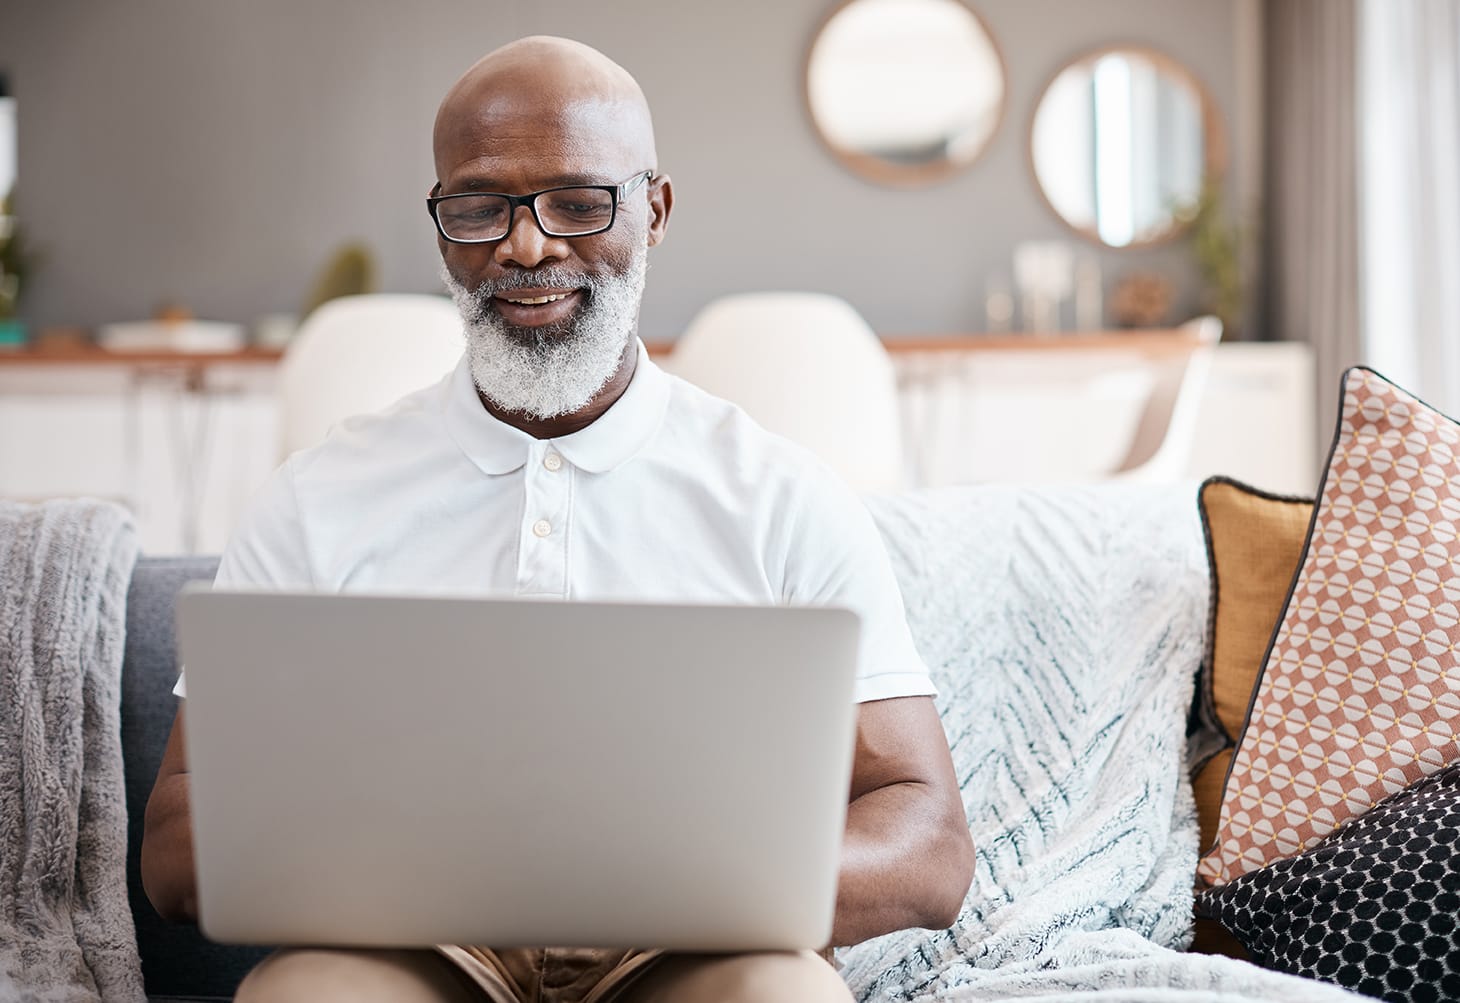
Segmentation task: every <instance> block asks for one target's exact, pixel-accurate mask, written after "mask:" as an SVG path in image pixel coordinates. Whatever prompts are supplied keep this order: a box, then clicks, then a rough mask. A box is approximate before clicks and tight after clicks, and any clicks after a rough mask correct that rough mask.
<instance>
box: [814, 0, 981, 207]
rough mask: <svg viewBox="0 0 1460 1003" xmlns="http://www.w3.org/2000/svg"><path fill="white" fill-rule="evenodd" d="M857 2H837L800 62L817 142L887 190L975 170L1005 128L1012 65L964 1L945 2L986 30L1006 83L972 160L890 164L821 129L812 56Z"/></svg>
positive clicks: (818, 25)
mask: <svg viewBox="0 0 1460 1003" xmlns="http://www.w3.org/2000/svg"><path fill="white" fill-rule="evenodd" d="M857 2H858V0H837V3H836V4H835V5H834V6H833V7H832V8H831V9H830V10H829V11H827V12H826V14H824V15H823V16H822V17H821V19H820V20H819V21H817V23H816V30H815V31H813V32H812V33H811V41H810V42H809V43H807V45H806V47H805V56H804V57H803V58H802V60H801V104H802V106H803V107H804V108H805V109H806V118H807V120H808V121H809V122H810V123H811V131H812V132H813V133H815V134H816V138H817V140H818V141H819V142H820V143H821V145H822V147H824V148H825V149H826V150H828V151H830V153H831V155H832V156H833V157H834V158H835V159H836V160H837V161H838V162H839V163H841V165H842V166H843V167H845V168H846V169H847V170H849V171H851V172H852V173H853V174H855V175H856V176H857V177H859V178H861V179H862V180H864V181H871V182H873V183H874V184H879V185H883V186H885V187H888V188H926V187H928V186H930V185H935V184H937V183H938V182H940V181H946V180H948V179H949V178H951V177H953V176H954V175H957V174H959V173H961V172H962V171H966V170H968V169H969V168H970V167H973V166H974V165H975V164H977V163H978V162H979V161H980V160H982V159H983V158H984V157H985V156H986V155H987V154H988V152H989V148H990V147H992V146H993V145H994V141H995V140H996V139H997V138H998V135H999V130H1000V129H1002V128H1003V125H1004V119H1005V118H1007V117H1008V114H1009V63H1008V60H1006V59H1005V58H1004V49H1003V46H1001V45H1000V44H999V40H998V38H996V37H995V36H994V33H993V32H992V31H990V30H989V23H988V21H987V20H985V19H984V16H983V15H982V14H980V13H979V12H978V11H976V10H974V9H973V8H972V7H971V6H969V4H968V3H967V2H965V0H946V2H949V3H955V4H957V5H958V6H960V7H962V8H963V9H964V10H965V11H967V12H968V13H969V15H970V16H971V17H972V18H973V19H974V21H975V22H977V24H978V26H979V27H980V28H982V29H983V33H984V36H985V37H986V38H987V39H988V40H989V48H991V49H993V51H994V58H995V59H997V60H998V62H999V77H1000V79H1002V80H1003V82H1004V89H1003V93H1002V94H1000V95H999V105H998V108H997V109H996V110H995V112H994V124H993V128H991V129H990V130H989V134H988V138H987V139H986V140H984V144H983V146H981V147H979V150H978V152H977V153H976V154H974V155H973V157H972V158H970V159H969V160H966V161H959V162H956V163H955V162H953V161H950V160H947V159H944V160H942V161H938V162H936V163H932V164H917V165H907V164H891V163H888V162H887V161H886V160H883V159H882V158H881V157H874V156H872V155H871V154H867V153H862V152H861V151H859V150H849V149H847V148H846V147H844V146H838V145H837V144H836V143H834V142H832V140H831V138H830V137H829V136H827V134H826V133H825V131H823V130H822V128H821V124H820V123H819V122H817V120H816V109H815V108H813V107H812V105H811V56H812V54H813V53H814V52H815V51H816V43H817V42H818V41H820V39H821V36H822V34H823V33H824V32H825V31H826V26H827V25H828V24H830V23H831V22H832V19H834V18H835V17H836V16H837V15H838V14H840V13H841V12H842V11H843V10H845V9H846V8H848V7H850V6H851V5H852V4H854V3H857Z"/></svg>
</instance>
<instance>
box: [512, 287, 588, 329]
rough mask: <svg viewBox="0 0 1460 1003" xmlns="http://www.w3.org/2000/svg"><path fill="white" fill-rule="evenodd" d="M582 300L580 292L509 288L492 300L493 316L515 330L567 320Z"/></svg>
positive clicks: (576, 290)
mask: <svg viewBox="0 0 1460 1003" xmlns="http://www.w3.org/2000/svg"><path fill="white" fill-rule="evenodd" d="M582 300H583V291H582V290H581V289H512V290H506V291H503V292H500V293H497V294H496V295H494V296H493V297H492V305H493V306H494V307H496V309H497V313H498V314H499V315H500V316H501V317H502V319H503V320H505V321H506V322H507V323H509V324H513V325H516V326H518V327H540V326H542V325H544V324H555V323H558V322H560V321H564V320H567V319H568V318H569V317H571V316H572V315H573V313H574V312H575V311H576V310H577V309H578V307H579V306H580V305H581V303H582Z"/></svg>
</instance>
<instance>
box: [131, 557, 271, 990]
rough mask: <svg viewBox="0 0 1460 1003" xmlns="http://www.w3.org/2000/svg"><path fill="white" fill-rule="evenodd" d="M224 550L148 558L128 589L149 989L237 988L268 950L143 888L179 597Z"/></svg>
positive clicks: (138, 891) (137, 897)
mask: <svg viewBox="0 0 1460 1003" xmlns="http://www.w3.org/2000/svg"><path fill="white" fill-rule="evenodd" d="M217 566H218V559H217V558H216V557H182V558H155V557H152V558H150V557H144V558H142V559H140V560H139V561H138V562H137V566H136V568H135V570H134V571H133V572H132V584H131V588H130V590H129V591H128V593H127V648H126V660H125V661H124V662H123V665H122V756H123V758H124V760H125V769H126V783H127V892H128V895H129V896H130V898H131V904H132V919H133V921H134V922H135V923H136V926H137V947H138V949H139V950H140V952H141V955H142V976H143V978H144V979H145V980H146V987H147V993H148V995H149V996H152V997H157V996H184V997H192V996H223V997H229V996H232V995H233V991H234V989H235V988H236V987H237V985H238V982H239V980H240V979H242V978H243V975H244V973H246V972H247V971H248V970H249V969H250V968H252V967H253V966H254V965H255V964H256V963H257V962H258V960H259V959H260V958H262V957H263V956H264V954H266V953H267V951H264V950H261V949H259V948H240V947H226V946H223V945H220V944H214V943H213V942H211V941H209V940H206V939H204V937H203V936H202V934H201V933H199V932H198V929H197V927H195V926H193V925H191V924H174V923H167V922H165V921H163V919H162V918H161V917H160V916H158V915H157V913H156V911H154V910H153V908H152V904H151V903H150V902H149V901H148V900H147V895H146V893H145V892H144V891H143V890H142V869H141V856H142V826H143V821H144V814H145V812H146V809H147V798H148V796H149V795H150V794H151V793H152V783H153V781H154V780H155V779H156V778H157V767H158V765H159V764H160V763H161V762H162V750H163V748H164V747H165V746H166V745H167V736H168V733H169V732H170V731H171V729H172V719H173V715H174V713H175V712H176V709H177V703H178V701H177V698H176V697H175V696H173V695H172V687H173V684H174V683H175V682H176V681H177V659H176V656H175V651H174V642H173V603H174V601H175V599H176V597H177V593H178V591H179V590H180V589H181V588H182V587H183V585H184V584H185V583H186V582H189V581H194V580H199V579H201V580H204V581H211V580H212V578H213V572H214V571H215V570H216V569H217Z"/></svg>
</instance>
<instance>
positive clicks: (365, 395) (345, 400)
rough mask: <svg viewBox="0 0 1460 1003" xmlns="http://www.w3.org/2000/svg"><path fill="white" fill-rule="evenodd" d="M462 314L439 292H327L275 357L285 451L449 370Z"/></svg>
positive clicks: (459, 341) (458, 349)
mask: <svg viewBox="0 0 1460 1003" xmlns="http://www.w3.org/2000/svg"><path fill="white" fill-rule="evenodd" d="M464 344H465V343H464V341H463V338H462V323H461V314H460V313H459V312H458V311H457V309H456V306H455V304H453V303H452V302H451V301H450V300H449V299H446V298H444V297H441V296H427V295H417V294H406V293H375V294H370V295H366V296H344V297H341V298H339V299H335V300H330V301H329V302H327V303H325V304H324V305H323V306H321V307H320V308H319V309H317V310H315V311H314V312H313V313H311V314H310V315H309V316H308V317H306V318H305V320H304V323H303V324H302V325H300V328H299V331H298V333H297V334H295V336H294V338H293V340H292V341H290V342H289V345H288V347H287V348H286V349H285V350H284V357H283V359H282V360H281V361H280V364H279V407H280V414H279V418H280V422H279V424H280V434H281V442H280V445H281V447H282V452H283V455H284V456H287V455H289V454H290V453H292V452H294V451H295V450H298V449H303V448H305V447H307V446H312V445H314V444H316V443H318V442H322V441H323V440H324V437H325V435H326V434H327V433H328V432H329V430H330V429H331V428H332V427H333V426H334V425H335V424H336V423H338V422H339V421H340V420H341V419H343V418H347V417H349V416H350V415H354V414H363V413H366V412H369V411H378V410H380V409H381V408H384V407H387V406H388V405H390V404H393V403H395V401H397V400H399V399H400V398H401V397H404V396H405V395H406V394H408V393H411V392H412V391H414V390H419V389H420V388H421V387H424V386H428V385H429V384H431V383H434V382H436V381H437V380H439V379H440V378H441V377H442V376H443V375H444V374H445V373H446V372H448V371H449V370H451V369H452V368H453V367H454V366H455V365H456V363H457V361H458V360H460V358H461V353H462V351H463V347H464Z"/></svg>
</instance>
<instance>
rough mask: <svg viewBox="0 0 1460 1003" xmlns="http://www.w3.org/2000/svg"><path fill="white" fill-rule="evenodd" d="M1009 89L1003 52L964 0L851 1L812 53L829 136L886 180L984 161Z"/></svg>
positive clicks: (854, 164) (821, 128) (815, 116)
mask: <svg viewBox="0 0 1460 1003" xmlns="http://www.w3.org/2000/svg"><path fill="white" fill-rule="evenodd" d="M1004 89H1005V88H1004V61H1003V57H1002V56H1000V55H999V50H998V48H997V47H996V46H995V45H994V41H993V38H992V36H990V35H989V32H988V29H987V28H985V27H984V23H983V21H982V20H981V19H980V18H979V16H978V15H977V14H975V13H974V12H973V11H972V10H970V9H969V8H968V7H967V6H965V5H964V4H963V3H961V2H960V0H844V2H843V3H841V4H840V5H839V6H838V7H837V8H836V9H835V10H833V11H832V13H831V15H830V16H829V17H828V18H827V19H826V22H825V23H824V24H823V25H822V26H821V30H820V31H819V32H818V33H817V35H816V38H815V39H814V40H813V41H812V43H811V49H810V52H809V54H808V55H807V59H806V102H807V105H808V107H809V108H810V112H811V120H812V122H813V123H815V126H816V131H817V133H818V135H820V136H821V139H822V142H824V143H825V144H826V145H827V146H828V147H829V148H830V149H831V151H832V153H834V154H835V155H836V156H837V158H838V159H839V160H840V161H841V162H842V163H843V164H845V165H846V166H847V167H849V168H851V169H852V170H853V171H855V172H856V173H858V174H860V175H862V176H863V177H865V178H868V179H870V180H872V181H877V182H880V183H883V184H891V185H904V186H914V185H925V184H931V183H932V182H934V181H938V180H941V179H942V178H945V177H948V176H949V175H951V174H953V173H955V172H956V171H958V170H960V169H962V168H964V167H967V166H968V165H969V164H971V163H973V162H974V161H975V160H977V159H978V157H979V155H980V154H981V153H983V151H984V149H985V148H986V147H987V146H988V144H989V140H990V139H991V138H992V137H993V134H994V131H995V130H996V129H997V128H998V124H999V120H1000V119H1001V118H1002V117H1003V113H1004Z"/></svg>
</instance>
